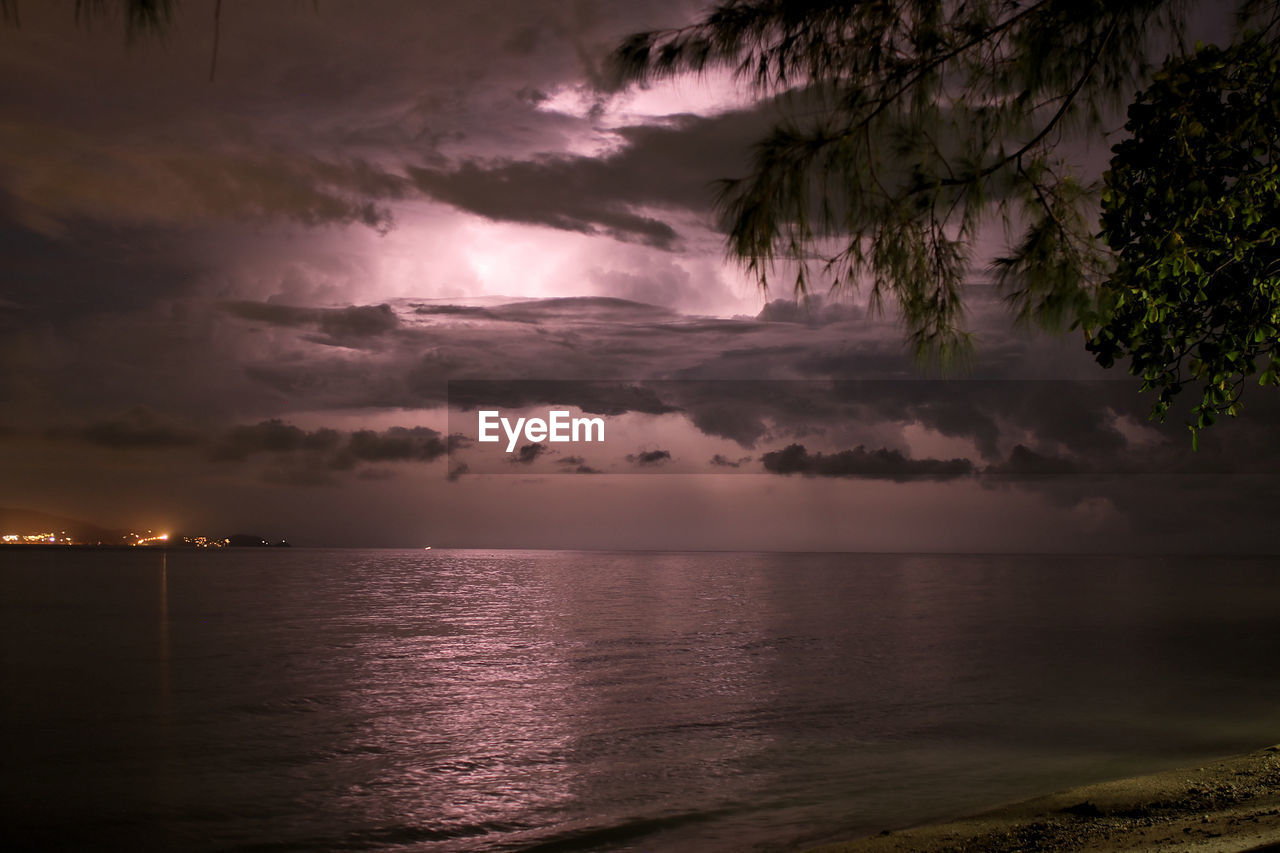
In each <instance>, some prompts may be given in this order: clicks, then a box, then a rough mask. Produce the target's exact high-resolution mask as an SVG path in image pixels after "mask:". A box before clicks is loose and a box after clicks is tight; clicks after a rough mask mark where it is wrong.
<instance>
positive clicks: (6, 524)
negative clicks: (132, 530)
mask: <svg viewBox="0 0 1280 853" xmlns="http://www.w3.org/2000/svg"><path fill="white" fill-rule="evenodd" d="M63 530H65V531H67V535H69V536H70V537H71V538H73V539H75V540H76V541H77V542H103V543H107V544H117V543H119V542H120V537H121V536H123V535H124V531H122V530H111V529H110V528H106V527H99V526H98V525H96V524H90V523H89V522H87V521H81V520H80V519H78V518H66V517H64V516H61V515H50V514H49V513H47V512H36V511H35V510H30V509H16V508H14V507H0V536H2V535H4V534H6V533H45V532H52V533H58V532H61V531H63Z"/></svg>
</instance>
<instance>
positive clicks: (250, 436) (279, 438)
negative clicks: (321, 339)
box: [211, 419, 449, 485]
mask: <svg viewBox="0 0 1280 853" xmlns="http://www.w3.org/2000/svg"><path fill="white" fill-rule="evenodd" d="M448 445H449V442H448V440H447V439H445V438H444V437H443V436H441V434H440V433H439V432H437V431H436V430H433V429H430V428H428V427H390V428H388V429H385V430H382V431H381V432H378V431H374V430H356V431H354V432H350V433H343V432H339V431H338V430H334V429H327V428H321V429H316V430H304V429H301V428H300V427H297V426H294V425H293V424H289V423H285V422H283V421H281V420H279V419H272V420H268V421H263V422H261V423H258V424H253V425H246V426H237V427H233V428H231V429H229V430H227V431H226V432H225V433H224V434H223V435H222V436H221V438H220V439H219V440H218V442H217V443H216V445H215V446H214V448H213V451H212V454H211V456H212V459H214V460H215V461H218V462H222V463H231V462H235V463H239V462H245V461H247V460H248V459H250V457H254V456H265V457H267V459H268V467H267V469H266V471H267V476H268V477H269V478H271V479H273V480H274V481H277V482H289V483H294V484H298V485H318V484H323V483H328V482H330V481H331V478H329V477H328V476H327V475H322V472H326V471H329V472H332V471H351V470H353V469H356V468H357V467H358V466H361V465H364V464H370V463H388V462H431V461H434V460H436V459H439V458H440V457H442V456H444V455H445V454H446V453H447V452H448V450H449V446H448Z"/></svg>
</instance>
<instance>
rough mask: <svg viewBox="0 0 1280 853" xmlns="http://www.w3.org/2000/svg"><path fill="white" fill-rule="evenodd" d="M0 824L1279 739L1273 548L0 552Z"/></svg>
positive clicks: (837, 805)
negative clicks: (1195, 552) (1253, 551)
mask: <svg viewBox="0 0 1280 853" xmlns="http://www.w3.org/2000/svg"><path fill="white" fill-rule="evenodd" d="M0 649H2V653H3V657H2V666H3V669H2V671H0V762H3V764H2V768H3V769H2V772H0V785H2V786H3V787H2V788H0V847H2V848H3V849H5V850H8V851H16V850H78V851H79V850H131V851H133V850H165V851H291V850H299V851H328V850H395V851H675V853H683V852H684V851H798V850H804V849H806V848H809V847H812V846H814V845H818V844H822V843H826V842H832V841H837V840H841V839H846V838H852V837H857V836H861V835H871V834H875V833H878V832H880V831H882V830H885V829H894V828H900V827H904V826H907V825H912V824H917V823H920V822H924V821H935V820H940V819H945V818H950V817H956V816H959V815H962V814H967V813H972V812H974V811H977V810H981V809H983V808H987V807H992V806H995V805H998V804H1001V803H1005V802H1010V801H1014V800H1018V799H1023V798H1026V797H1030V796H1033V795H1038V794H1044V793H1048V792H1050V791H1053V790H1056V789H1059V788H1062V787H1065V786H1069V785H1073V784H1080V783H1085V782H1091V781H1098V780H1102V779H1107V778H1115V777H1120V776H1125V775H1130V774H1134V773H1139V772H1148V771H1155V770H1160V769H1166V768H1169V767H1173V766H1177V765H1180V764H1187V763H1194V762H1197V761H1201V760H1203V759H1206V758H1208V757H1210V756H1217V755H1223V754H1229V753H1234V752H1240V751H1245V750H1251V749H1256V748H1259V747H1262V746H1265V745H1268V744H1271V743H1274V742H1276V741H1277V740H1280V559H1277V558H1275V557H1265V558H1263V557H1257V558H1252V557H1204V556H1197V557H1187V556H1177V557H1170V556H1028V555H1006V556H991V555H963V556H959V555H935V554H929V555H910V554H774V553H657V552H572V551H484V550H466V551H462V550H440V549H437V550H431V551H424V550H402V551H395V550H368V551H359V550H310V549H300V548H293V549H283V548H279V549H277V548H262V549H227V550H225V551H215V552H196V551H176V550H171V551H162V550H149V549H133V550H87V549H86V550H47V551H46V550H36V549H32V550H22V549H9V550H5V551H2V552H0Z"/></svg>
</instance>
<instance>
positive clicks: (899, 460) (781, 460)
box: [760, 444, 974, 480]
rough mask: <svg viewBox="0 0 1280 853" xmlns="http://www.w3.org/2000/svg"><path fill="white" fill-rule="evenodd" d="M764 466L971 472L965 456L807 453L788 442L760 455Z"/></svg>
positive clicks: (774, 469)
mask: <svg viewBox="0 0 1280 853" xmlns="http://www.w3.org/2000/svg"><path fill="white" fill-rule="evenodd" d="M760 461H761V462H762V463H763V464H764V469H765V470H766V471H769V472H770V473H773V474H803V475H805V476H807V477H868V478H873V479H883V480H905V479H909V478H917V477H918V478H928V479H936V480H948V479H953V478H955V477H967V476H969V475H970V474H972V473H973V471H974V466H973V463H972V462H970V461H969V460H968V459H911V458H909V457H907V456H904V455H903V454H902V453H901V452H899V451H897V450H889V449H887V448H881V449H879V450H872V451H868V450H867V449H866V448H864V447H856V448H854V449H853V450H841V451H839V452H837V453H830V454H824V453H812V454H811V453H809V451H808V450H806V449H805V447H804V445H802V444H791V445H788V446H787V447H786V448H784V449H782V450H774V451H770V452H769V453H765V454H764V455H763V456H761V457H760Z"/></svg>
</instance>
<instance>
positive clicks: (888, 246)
mask: <svg viewBox="0 0 1280 853" xmlns="http://www.w3.org/2000/svg"><path fill="white" fill-rule="evenodd" d="M1278 8H1280V4H1277V3H1276V2H1274V0H1271V2H1245V3H1243V4H1241V5H1240V7H1239V8H1238V9H1237V10H1236V11H1237V13H1238V17H1239V21H1240V24H1241V25H1242V26H1245V25H1252V26H1253V27H1255V29H1253V30H1252V31H1251V32H1246V33H1244V34H1243V35H1241V36H1240V38H1239V39H1237V43H1236V44H1235V45H1233V46H1232V47H1230V48H1228V49H1226V50H1218V49H1215V48H1206V49H1204V50H1199V51H1196V52H1194V53H1192V52H1191V51H1189V50H1188V49H1187V48H1186V47H1185V46H1184V45H1183V42H1182V36H1183V26H1182V21H1183V18H1184V16H1185V14H1186V10H1187V4H1186V3H1184V2H1170V0H1110V2H1106V1H1105V0H1092V2H1090V1H1089V0H1086V2H1080V1H1079V0H1074V1H1072V0H1040V2H1015V1H1014V0H976V2H974V0H970V1H969V2H954V0H945V1H944V0H907V1H906V2H902V3H881V2H863V0H729V2H725V3H722V4H720V5H718V6H715V7H714V8H712V9H711V10H710V11H709V12H708V13H707V14H706V16H705V17H704V18H703V19H702V20H701V21H699V22H697V23H695V24H693V25H691V26H687V27H682V28H678V29H671V30H661V31H655V32H647V33H639V34H637V35H634V36H632V37H630V38H628V39H627V40H626V41H625V42H623V43H622V44H621V45H620V46H619V47H618V48H617V50H616V51H615V52H614V54H613V60H614V64H615V67H616V69H617V71H618V73H619V80H620V82H621V83H639V84H643V83H645V82H647V81H650V80H652V79H655V78H662V77H672V76H677V75H680V74H684V73H689V72H702V71H705V70H708V69H711V68H714V67H728V68H731V69H733V70H734V71H735V72H737V74H738V75H739V76H740V78H741V79H743V80H745V81H747V82H748V83H749V85H751V86H752V87H754V89H755V90H756V92H757V93H758V94H759V95H761V96H762V97H765V96H773V95H778V94H780V93H786V98H787V100H786V101H785V103H788V104H789V105H790V107H791V109H790V112H789V114H788V117H787V118H785V119H784V120H782V121H780V122H779V123H777V124H776V125H775V126H774V127H773V128H772V130H771V131H770V132H769V133H768V134H767V135H766V136H765V137H764V138H762V139H760V140H759V141H758V142H757V143H756V146H755V159H754V164H753V167H752V169H751V171H750V173H749V174H748V175H746V176H745V177H742V178H737V179H732V180H726V181H724V182H723V184H722V191H721V195H720V197H719V207H720V210H721V212H722V214H723V216H724V222H725V227H726V230H727V232H728V237H727V240H728V248H729V251H730V254H731V255H732V256H734V257H736V258H737V259H739V260H740V261H741V262H742V263H743V264H744V265H745V266H746V267H747V268H748V269H749V270H750V271H751V272H752V273H754V274H755V275H756V276H757V278H758V281H759V283H760V285H761V286H762V287H766V288H767V287H768V285H769V282H770V275H771V274H772V273H775V271H776V270H777V269H778V267H779V262H783V264H782V265H783V267H784V268H786V269H788V270H794V276H795V278H794V285H795V288H796V290H797V291H798V292H801V293H803V292H805V291H807V290H808V289H809V288H810V286H811V285H812V283H813V282H814V281H815V279H817V280H821V281H823V282H824V283H825V284H826V285H829V286H830V287H832V288H835V289H840V288H856V287H858V286H859V285H861V284H863V283H864V282H865V283H867V284H869V287H870V297H871V300H872V304H873V306H877V307H879V306H881V305H882V304H883V302H884V300H885V299H886V298H892V299H893V300H895V301H896V302H897V303H898V305H899V307H900V309H901V312H902V317H903V321H904V323H905V326H906V334H907V338H908V340H909V342H910V343H911V344H912V346H913V348H914V349H915V351H916V353H917V355H918V356H920V357H922V358H923V357H942V358H943V359H946V358H948V357H952V356H955V355H958V354H963V353H965V352H966V351H967V349H968V348H969V346H970V339H969V335H968V333H967V331H966V328H965V323H964V306H963V298H962V285H963V284H964V282H965V280H966V279H967V278H969V277H970V275H971V268H972V261H973V252H974V245H975V241H976V237H977V235H978V232H979V228H980V226H981V225H982V224H983V223H984V222H986V221H991V219H992V218H993V217H995V218H996V219H997V221H1000V220H1002V221H1003V222H1004V223H1005V226H1006V229H1010V228H1011V227H1012V226H1014V225H1016V227H1017V230H1018V233H1017V234H1016V235H1015V236H1014V237H1013V238H1012V239H1011V241H1010V244H1009V246H1008V247H1007V250H1006V253H1005V254H1004V256H1003V257H999V258H997V259H995V261H994V263H993V264H992V271H993V273H994V277H995V280H996V282H997V284H998V285H999V286H1000V287H1001V288H1002V290H1003V293H1004V295H1005V296H1006V298H1007V299H1008V301H1009V303H1010V305H1011V307H1012V308H1013V310H1014V311H1015V313H1016V315H1017V317H1018V318H1020V319H1021V320H1023V321H1028V322H1033V323H1035V324H1037V325H1039V326H1042V327H1047V328H1061V327H1063V326H1073V327H1077V326H1083V327H1084V328H1085V330H1086V332H1088V333H1089V334H1090V338H1089V341H1090V342H1089V344H1088V346H1089V349H1090V351H1092V352H1093V353H1094V354H1095V356H1096V357H1097V359H1098V360H1099V362H1101V363H1102V364H1103V365H1104V366H1110V364H1112V363H1114V361H1115V360H1117V359H1119V358H1125V357H1127V358H1130V359H1131V361H1130V366H1131V370H1132V371H1133V372H1134V373H1135V374H1138V375H1140V376H1142V377H1143V378H1144V388H1148V389H1155V390H1157V391H1158V393H1159V397H1158V401H1157V404H1156V406H1155V409H1154V414H1155V415H1157V416H1159V417H1163V416H1164V415H1165V413H1166V412H1167V410H1168V408H1169V401H1170V398H1171V397H1172V395H1173V394H1175V393H1176V392H1177V391H1178V390H1179V389H1180V388H1181V387H1182V385H1183V384H1184V383H1185V382H1186V381H1189V380H1191V379H1194V380H1203V381H1204V382H1205V383H1206V384H1205V389H1204V390H1205V394H1204V399H1203V400H1202V402H1201V404H1200V405H1199V406H1197V410H1196V415H1197V420H1196V422H1195V424H1193V430H1194V428H1196V427H1198V426H1203V425H1208V424H1209V423H1212V421H1213V416H1214V414H1216V413H1220V412H1229V413H1231V414H1234V413H1235V412H1236V411H1237V410H1238V404H1239V386H1240V383H1241V382H1242V381H1243V378H1244V377H1245V376H1248V375H1251V374H1253V373H1254V372H1255V370H1256V368H1257V358H1258V357H1259V356H1261V355H1264V354H1265V355H1270V354H1271V353H1273V352H1274V349H1275V341H1276V328H1277V327H1278V326H1280V317H1278V316H1277V315H1276V313H1275V312H1276V306H1277V290H1276V288H1277V278H1276V277H1277V268H1276V264H1275V257H1276V255H1275V248H1274V241H1275V234H1276V231H1275V226H1276V224H1277V195H1276V191H1277V186H1278V185H1277V183H1276V177H1275V168H1276V165H1275V162H1274V159H1273V153H1272V144H1273V141H1274V140H1275V138H1276V131H1277V129H1278V128H1277V126H1276V124H1275V121H1274V115H1275V113H1274V109H1275V104H1276V103H1277V101H1276V100H1275V99H1274V98H1273V97H1272V95H1273V94H1274V88H1275V86H1276V82H1275V80H1276V74H1275V68H1276V59H1275V57H1276V44H1275V38H1274V34H1275V32H1276V30H1277V23H1276V18H1277V13H1278ZM1153 55H1154V56H1161V55H1168V56H1169V57H1170V58H1169V59H1168V60H1167V62H1166V63H1165V65H1164V68H1163V70H1161V71H1160V72H1159V73H1158V74H1156V75H1155V76H1154V77H1153V75H1152V68H1151V65H1150V63H1149V62H1148V59H1147V58H1148V57H1149V56H1153ZM1148 84H1151V88H1150V89H1149V90H1148V91H1147V92H1145V93H1144V94H1143V95H1142V96H1141V98H1140V99H1139V101H1138V103H1136V104H1135V105H1134V107H1133V108H1132V110H1131V111H1130V121H1129V124H1128V125H1127V126H1126V129H1127V131H1128V133H1129V134H1131V135H1132V137H1133V138H1132V139H1131V140H1130V141H1127V142H1125V143H1122V144H1121V145H1119V146H1118V147H1117V148H1116V149H1115V160H1114V161H1113V164H1112V170H1111V172H1109V173H1108V176H1107V186H1108V190H1107V193H1106V195H1105V196H1104V199H1105V200H1104V207H1105V213H1104V215H1103V218H1102V224H1103V232H1102V233H1101V234H1098V233H1097V231H1098V222H1099V209H1098V198H1097V189H1098V188H1097V187H1096V186H1094V185H1092V184H1088V183H1086V180H1085V179H1084V178H1083V177H1082V176H1081V175H1080V173H1079V170H1078V168H1076V167H1075V166H1074V165H1073V164H1072V162H1071V161H1070V159H1069V157H1068V156H1067V155H1066V154H1065V153H1064V152H1065V151H1067V147H1066V146H1064V145H1063V142H1064V141H1068V140H1072V139H1075V140H1090V139H1093V140H1098V139H1102V138H1105V137H1104V134H1105V133H1106V132H1107V131H1109V130H1112V129H1114V128H1113V127H1112V126H1111V124H1112V123H1115V124H1118V120H1115V119H1113V118H1112V116H1114V115H1116V114H1118V111H1119V108H1120V107H1121V106H1123V104H1124V103H1126V102H1127V101H1129V99H1130V98H1131V97H1132V93H1133V92H1134V91H1136V90H1138V89H1140V88H1142V87H1144V86H1146V85H1148ZM1262 378H1263V381H1264V382H1275V379H1276V371H1275V369H1274V367H1272V368H1268V369H1267V370H1266V371H1264V373H1263V376H1262Z"/></svg>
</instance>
